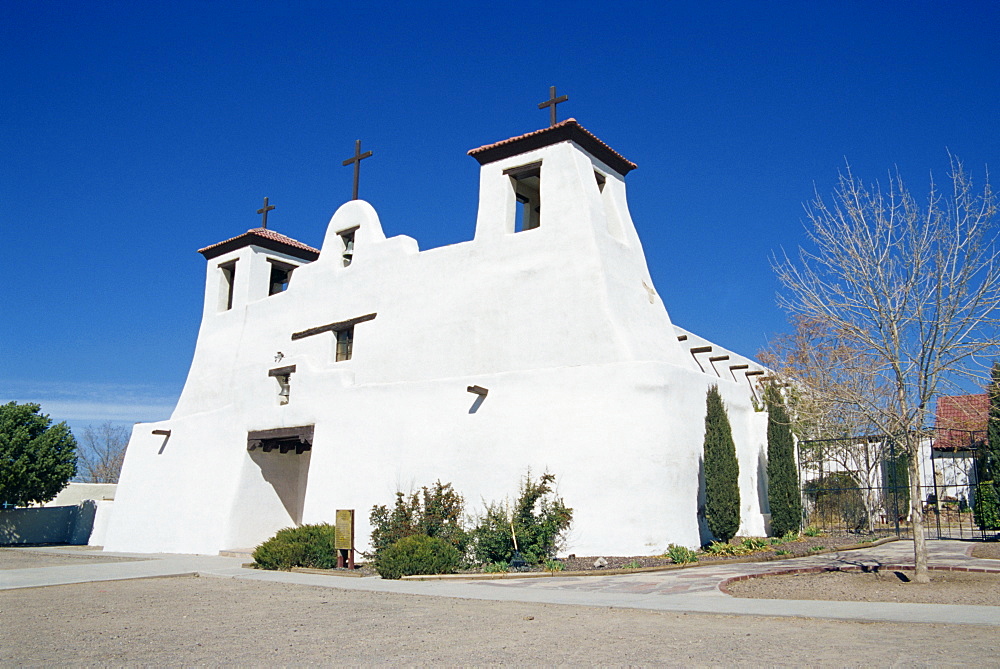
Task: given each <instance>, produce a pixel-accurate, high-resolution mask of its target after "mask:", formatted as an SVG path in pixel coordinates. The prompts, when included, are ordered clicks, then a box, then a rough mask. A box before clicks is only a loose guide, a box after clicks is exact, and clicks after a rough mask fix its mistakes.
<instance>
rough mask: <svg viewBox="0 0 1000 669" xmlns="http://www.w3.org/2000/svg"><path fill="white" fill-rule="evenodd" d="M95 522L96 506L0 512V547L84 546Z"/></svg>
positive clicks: (85, 503) (90, 502) (83, 504)
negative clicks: (35, 545) (30, 545)
mask: <svg viewBox="0 0 1000 669" xmlns="http://www.w3.org/2000/svg"><path fill="white" fill-rule="evenodd" d="M96 519H97V502H96V501H94V500H92V499H88V500H85V501H83V502H81V503H80V504H78V505H76V506H48V507H42V508H35V509H5V510H0V545H7V546H12V545H13V546H16V545H24V544H75V545H87V543H88V542H89V541H90V536H91V533H92V532H93V530H94V523H95V521H96Z"/></svg>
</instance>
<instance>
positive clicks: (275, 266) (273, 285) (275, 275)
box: [267, 259, 295, 295]
mask: <svg viewBox="0 0 1000 669" xmlns="http://www.w3.org/2000/svg"><path fill="white" fill-rule="evenodd" d="M268 262H269V263H271V279H270V281H269V283H268V289H267V294H268V295H275V294H277V293H283V292H285V291H286V290H288V284H289V283H291V281H292V270H294V269H295V265H286V264H285V263H282V262H278V261H277V260H271V259H268Z"/></svg>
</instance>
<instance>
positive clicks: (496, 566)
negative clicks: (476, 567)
mask: <svg viewBox="0 0 1000 669" xmlns="http://www.w3.org/2000/svg"><path fill="white" fill-rule="evenodd" d="M508 571H510V565H509V564H507V563H506V562H490V563H488V564H484V565H483V572H484V573H487V574H506V573H507V572H508Z"/></svg>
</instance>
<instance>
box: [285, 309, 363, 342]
mask: <svg viewBox="0 0 1000 669" xmlns="http://www.w3.org/2000/svg"><path fill="white" fill-rule="evenodd" d="M377 315H378V314H374V313H372V314H365V315H364V316H358V317H357V318H348V319H347V320H346V321H337V322H336V323H327V324H326V325H320V326H317V327H314V328H309V329H308V330H302V331H301V332H293V333H292V340H293V341H294V340H296V339H303V338H304V337H312V336H313V335H318V334H323V333H324V332H337V331H338V330H345V329H347V328H349V327H351V326H352V325H357V324H358V323H364V322H365V321H370V320H372V319H373V318H375V316H377Z"/></svg>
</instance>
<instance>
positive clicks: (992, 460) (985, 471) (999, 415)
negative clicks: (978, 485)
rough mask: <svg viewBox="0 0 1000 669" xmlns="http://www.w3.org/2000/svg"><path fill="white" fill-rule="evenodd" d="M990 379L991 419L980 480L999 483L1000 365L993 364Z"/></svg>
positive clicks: (988, 389)
mask: <svg viewBox="0 0 1000 669" xmlns="http://www.w3.org/2000/svg"><path fill="white" fill-rule="evenodd" d="M990 377H991V379H990V385H989V386H988V387H987V389H986V391H987V394H988V395H989V398H990V417H989V422H988V423H987V424H986V449H985V452H984V453H983V455H982V456H981V457H980V467H981V470H980V473H981V475H982V476H981V478H980V480H981V481H982V480H985V479H991V480H992V481H994V482H997V480H998V479H1000V363H997V362H994V363H993V369H992V370H990Z"/></svg>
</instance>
